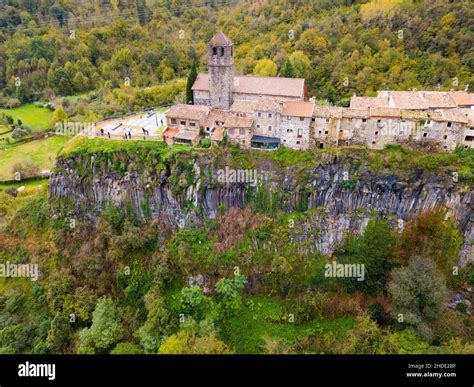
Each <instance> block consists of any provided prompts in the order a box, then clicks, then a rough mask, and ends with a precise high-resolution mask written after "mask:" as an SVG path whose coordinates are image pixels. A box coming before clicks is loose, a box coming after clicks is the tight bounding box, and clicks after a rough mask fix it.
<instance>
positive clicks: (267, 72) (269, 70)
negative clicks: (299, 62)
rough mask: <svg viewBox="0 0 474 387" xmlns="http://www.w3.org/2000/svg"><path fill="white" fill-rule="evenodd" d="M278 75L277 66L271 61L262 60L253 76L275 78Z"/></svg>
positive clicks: (254, 70) (258, 62) (256, 66)
mask: <svg viewBox="0 0 474 387" xmlns="http://www.w3.org/2000/svg"><path fill="white" fill-rule="evenodd" d="M276 74H277V65H276V63H275V62H273V61H272V60H271V59H260V60H259V61H257V64H256V65H255V68H254V69H253V75H260V76H263V77H274V76H275V75H276Z"/></svg>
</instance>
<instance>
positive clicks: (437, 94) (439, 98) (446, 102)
mask: <svg viewBox="0 0 474 387" xmlns="http://www.w3.org/2000/svg"><path fill="white" fill-rule="evenodd" d="M417 93H418V95H419V96H420V97H421V98H422V99H423V100H424V101H425V102H426V104H427V105H428V106H429V108H431V109H436V108H455V107H457V104H456V103H455V102H454V100H453V99H452V98H451V96H450V95H449V93H445V92H442V91H418V92H417Z"/></svg>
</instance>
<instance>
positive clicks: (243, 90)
mask: <svg viewBox="0 0 474 387" xmlns="http://www.w3.org/2000/svg"><path fill="white" fill-rule="evenodd" d="M304 87H305V86H304V79H303V78H280V77H255V76H238V77H234V94H235V93H236V94H254V95H261V96H267V97H268V96H272V97H291V98H301V99H303V98H304ZM193 90H199V91H209V74H203V73H201V74H198V77H197V79H196V82H194V85H193ZM236 98H237V99H238V97H236Z"/></svg>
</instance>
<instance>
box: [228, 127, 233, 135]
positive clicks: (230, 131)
mask: <svg viewBox="0 0 474 387" xmlns="http://www.w3.org/2000/svg"><path fill="white" fill-rule="evenodd" d="M229 134H231V135H232V136H233V135H234V129H233V128H232V129H229Z"/></svg>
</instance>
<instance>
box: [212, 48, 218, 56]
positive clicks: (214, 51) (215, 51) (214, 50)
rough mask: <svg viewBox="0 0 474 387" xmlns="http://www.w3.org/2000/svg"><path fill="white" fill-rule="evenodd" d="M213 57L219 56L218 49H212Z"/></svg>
mask: <svg viewBox="0 0 474 387" xmlns="http://www.w3.org/2000/svg"><path fill="white" fill-rule="evenodd" d="M212 55H214V56H215V55H217V47H213V48H212Z"/></svg>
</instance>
